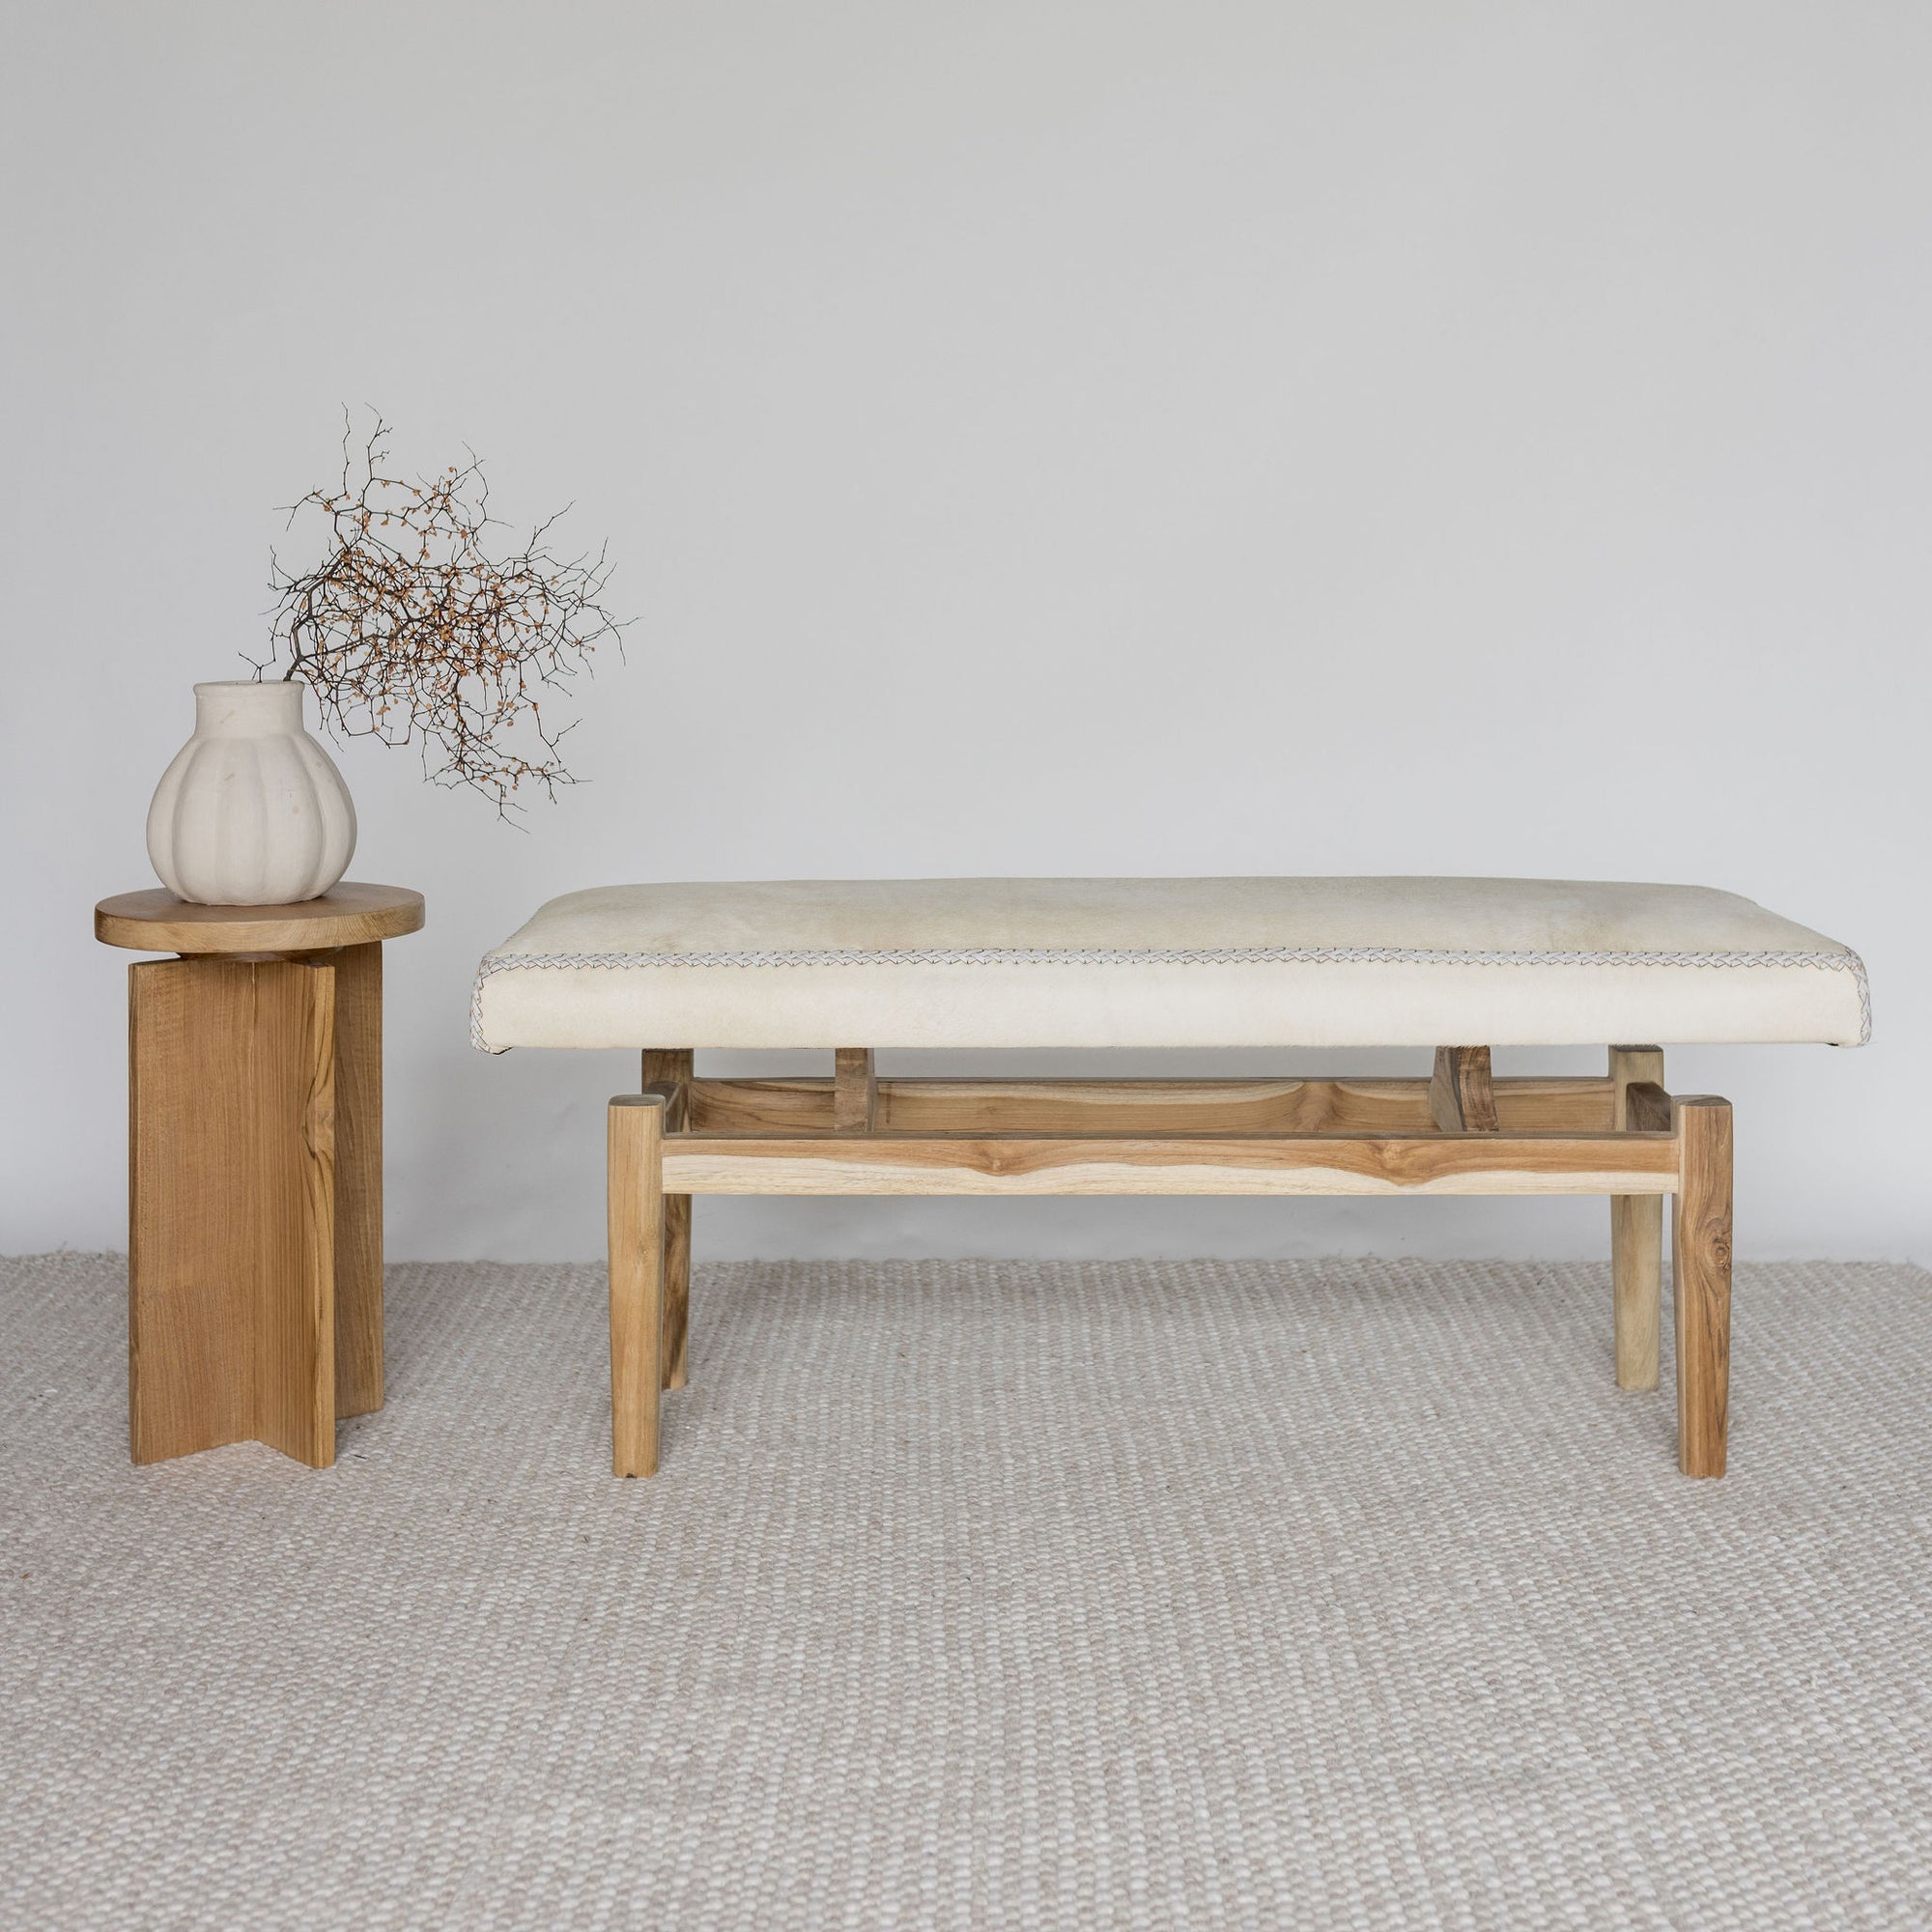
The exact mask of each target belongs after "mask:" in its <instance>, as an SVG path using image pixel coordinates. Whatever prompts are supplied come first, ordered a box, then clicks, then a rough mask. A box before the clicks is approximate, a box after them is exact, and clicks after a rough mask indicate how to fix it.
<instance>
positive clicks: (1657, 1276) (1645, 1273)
mask: <svg viewBox="0 0 1932 1932" xmlns="http://www.w3.org/2000/svg"><path fill="white" fill-rule="evenodd" d="M1610 1078H1611V1079H1612V1080H1613V1081H1614V1082H1615V1083H1616V1115H1615V1119H1614V1121H1613V1122H1612V1124H1613V1125H1614V1126H1615V1127H1616V1130H1617V1131H1618V1132H1619V1133H1623V1132H1625V1131H1627V1130H1628V1128H1629V1126H1630V1108H1629V1099H1628V1096H1629V1094H1630V1089H1631V1086H1632V1084H1633V1083H1634V1082H1635V1081H1639V1080H1647V1081H1650V1082H1653V1083H1654V1084H1655V1085H1657V1086H1659V1087H1662V1085H1663V1054H1662V1050H1661V1049H1659V1048H1657V1047H1654V1046H1613V1047H1611V1048H1610ZM1610 1278H1611V1293H1612V1296H1613V1310H1614V1312H1613V1321H1614V1323H1615V1329H1616V1360H1617V1386H1618V1387H1619V1388H1620V1389H1654V1388H1655V1387H1656V1386H1657V1337H1658V1330H1659V1327H1660V1326H1661V1324H1662V1315H1663V1197H1662V1195H1661V1194H1613V1195H1611V1197H1610Z"/></svg>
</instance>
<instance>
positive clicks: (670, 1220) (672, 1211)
mask: <svg viewBox="0 0 1932 1932" xmlns="http://www.w3.org/2000/svg"><path fill="white" fill-rule="evenodd" d="M694 1059H695V1055H694V1054H693V1052H692V1050H691V1048H690V1047H688V1046H668V1047H646V1048H645V1049H644V1053H643V1063H642V1065H641V1066H640V1067H639V1072H640V1073H641V1075H642V1077H643V1087H644V1091H645V1092H646V1093H651V1092H662V1093H663V1094H664V1095H665V1119H664V1130H665V1132H666V1133H676V1132H677V1131H678V1130H679V1129H680V1128H681V1127H683V1126H684V1124H685V1122H686V1120H687V1118H688V1115H689V1108H690V1098H691V1081H692V1066H693V1062H694ZM664 1226H665V1234H664V1375H663V1382H664V1386H665V1387H666V1388H668V1389H681V1388H683V1387H684V1386H685V1384H686V1382H687V1381H688V1380H689V1379H690V1362H689V1351H690V1335H691V1196H690V1195H689V1194H667V1195H666V1196H665V1204H664Z"/></svg>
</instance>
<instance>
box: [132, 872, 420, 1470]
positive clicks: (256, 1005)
mask: <svg viewBox="0 0 1932 1932" xmlns="http://www.w3.org/2000/svg"><path fill="white" fill-rule="evenodd" d="M422 923H423V901H422V895H421V894H420V893H413V892H410V891H408V890H406V889H405V888H403V887H401V886H363V885H356V884H355V883H353V882H352V881H350V880H346V879H345V880H344V881H343V882H342V883H341V884H340V885H338V886H337V887H336V888H335V890H334V891H333V892H330V893H326V894H324V895H323V896H322V897H321V898H316V899H309V900H307V901H305V902H304V903H302V904H300V905H282V906H213V905H190V904H187V903H185V901H183V900H181V899H178V898H176V897H175V896H174V895H172V894H171V893H165V892H159V891H155V892H144V893H123V894H122V895H120V896H119V897H117V898H111V899H102V900H101V902H100V903H99V905H98V906H96V907H95V909H94V931H95V936H96V937H97V938H98V939H100V940H103V941H105V943H106V944H107V945H109V946H127V947H132V948H135V949H137V950H139V951H143V952H174V953H177V954H179V955H180V956H179V957H177V958H174V959H148V960H141V961H137V962H136V963H135V964H134V965H132V966H130V967H129V968H128V1437H129V1447H130V1450H131V1452H132V1455H133V1459H134V1461H135V1462H136V1463H158V1462H161V1461H164V1460H165V1459H166V1458H168V1457H171V1456H187V1455H191V1454H193V1453H194V1452H195V1451H196V1450H198V1449H213V1448H215V1447H217V1446H219V1445H220V1444H221V1443H224V1442H248V1441H255V1442H266V1443H269V1444H270V1446H271V1447H273V1448H276V1449H279V1450H281V1451H282V1453H283V1454H284V1455H287V1456H293V1457H294V1458H295V1459H296V1460H297V1461H298V1462H300V1463H308V1464H310V1466H311V1467H314V1468H318V1469H321V1468H327V1466H328V1465H329V1464H330V1463H333V1462H334V1461H335V1423H336V1418H337V1417H338V1416H345V1415H363V1414H366V1413H367V1412H368V1411H369V1410H371V1409H376V1408H381V1407H382V1406H383V941H384V940H385V939H394V938H396V937H398V936H399V935H401V934H403V933H406V932H414V931H415V930H416V929H417V928H418V927H419V926H420V925H421V924H422Z"/></svg>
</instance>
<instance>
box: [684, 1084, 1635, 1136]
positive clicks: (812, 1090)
mask: <svg viewBox="0 0 1932 1932" xmlns="http://www.w3.org/2000/svg"><path fill="white" fill-rule="evenodd" d="M1429 1088H1430V1083H1429V1081H1427V1080H1419V1079H1410V1080H880V1081H877V1082H876V1083H875V1089H874V1092H875V1099H874V1110H873V1123H874V1126H875V1127H876V1128H880V1129H887V1130H891V1131H894V1132H905V1133H975V1132H978V1133H996V1132H1030V1133H1058V1134H1082V1133H1103V1132H1107V1131H1119V1132H1125V1133H1131V1132H1140V1133H1180V1134H1200V1133H1341V1132H1347V1131H1350V1130H1354V1131H1360V1132H1365V1133H1423V1132H1426V1131H1428V1130H1429V1128H1430V1126H1431V1125H1432V1121H1433V1117H1432V1115H1431V1112H1430V1103H1429ZM1492 1092H1493V1094H1494V1095H1495V1108H1496V1117H1497V1122H1498V1125H1499V1126H1500V1127H1501V1128H1502V1129H1503V1130H1504V1131H1509V1132H1517V1133H1565V1132H1574V1133H1607V1132H1608V1131H1609V1130H1610V1126H1611V1103H1612V1098H1613V1095H1612V1093H1611V1087H1610V1082H1609V1081H1608V1079H1606V1078H1603V1077H1596V1078H1577V1079H1542V1078H1538V1079H1512V1080H1497V1081H1494V1082H1493V1083H1492ZM833 1108H834V1083H833V1082H832V1081H829V1080H813V1079H792V1080H696V1081H694V1082H693V1083H692V1088H691V1122H692V1125H693V1127H694V1128H695V1129H696V1131H698V1132H700V1133H799V1132H810V1131H813V1130H822V1131H825V1132H828V1133H829V1132H832V1131H834V1127H833V1121H834V1111H833ZM1661 1124H1662V1125H1664V1126H1667V1124H1668V1122H1662V1123H1661Z"/></svg>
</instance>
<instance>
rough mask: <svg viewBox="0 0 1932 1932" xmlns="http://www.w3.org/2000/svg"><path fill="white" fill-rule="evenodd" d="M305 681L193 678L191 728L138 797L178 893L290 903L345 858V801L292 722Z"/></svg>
mask: <svg viewBox="0 0 1932 1932" xmlns="http://www.w3.org/2000/svg"><path fill="white" fill-rule="evenodd" d="M305 689H306V687H305V686H302V685H299V684H292V683H274V684H254V683H235V684H198V685H196V686H195V688H194V736H193V737H192V738H190V739H189V740H188V741H187V743H186V744H185V745H184V746H183V747H182V749H181V751H180V753H178V754H177V755H176V757H175V761H174V763H173V764H171V765H170V766H169V767H168V768H167V770H166V771H165V772H164V773H163V774H162V775H161V781H160V783H159V785H157V786H156V790H155V802H154V804H153V805H151V806H150V807H149V808H148V857H149V858H150V859H151V860H153V861H154V867H155V870H156V873H157V874H158V875H159V877H160V881H161V883H162V884H163V885H164V886H166V887H167V889H168V890H169V891H170V892H171V893H173V894H174V895H175V896H176V897H177V898H183V899H191V900H193V901H195V902H196V903H197V904H200V905H292V904H295V903H296V902H298V901H299V900H301V899H312V898H318V897H320V896H321V895H322V894H324V893H326V892H327V891H328V889H329V888H330V887H331V886H332V885H334V884H335V882H336V881H337V880H338V879H339V878H341V876H342V875H343V873H344V872H345V871H347V870H348V869H349V861H350V858H351V856H352V855H353V854H354V853H355V806H354V805H353V804H352V803H351V802H350V798H349V787H348V786H347V785H345V784H344V783H343V782H342V774H341V773H340V772H338V771H337V770H336V769H335V764H334V761H333V760H332V759H331V758H330V757H329V755H328V753H327V752H325V751H324V750H323V749H322V747H321V746H320V745H318V744H317V743H316V741H315V740H314V739H313V738H311V737H310V736H309V735H308V733H307V732H306V731H305V730H304V729H303V728H302V693H303V691H304V690H305Z"/></svg>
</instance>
